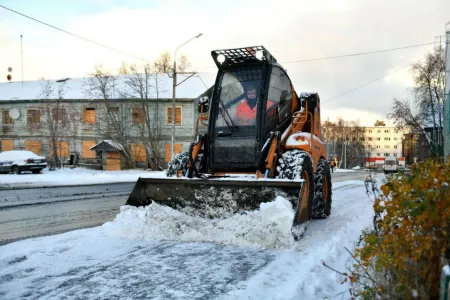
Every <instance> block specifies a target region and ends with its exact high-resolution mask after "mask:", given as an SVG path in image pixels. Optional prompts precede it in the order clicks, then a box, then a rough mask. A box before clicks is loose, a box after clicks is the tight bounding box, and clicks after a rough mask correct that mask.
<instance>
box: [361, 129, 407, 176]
mask: <svg viewBox="0 0 450 300" xmlns="http://www.w3.org/2000/svg"><path fill="white" fill-rule="evenodd" d="M384 124H385V123H384V122H382V121H377V122H376V123H375V126H373V127H365V135H366V136H365V138H366V145H367V148H366V149H367V158H366V167H371V168H381V167H382V166H383V164H384V158H385V157H386V156H394V157H397V159H399V160H403V159H404V158H403V154H402V149H403V145H402V138H403V132H402V131H401V130H399V129H398V128H396V127H386V126H385V125H384Z"/></svg>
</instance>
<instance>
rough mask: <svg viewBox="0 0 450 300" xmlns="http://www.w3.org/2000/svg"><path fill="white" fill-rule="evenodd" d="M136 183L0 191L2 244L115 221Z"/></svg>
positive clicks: (339, 176)
mask: <svg viewBox="0 0 450 300" xmlns="http://www.w3.org/2000/svg"><path fill="white" fill-rule="evenodd" d="M367 175H368V172H366V171H358V172H348V173H346V172H342V173H336V172H335V173H332V182H339V181H344V180H362V179H364V178H365V177H367ZM133 186H134V183H120V184H105V185H90V186H77V187H53V188H37V189H19V190H1V191H0V245H3V244H7V243H10V242H13V241H16V240H20V239H26V238H30V237H36V236H43V235H52V234H58V233H62V232H66V231H70V230H75V229H80V228H87V227H95V226H99V225H101V224H103V223H105V222H108V221H111V220H113V219H114V217H115V216H116V215H117V213H118V212H119V208H120V206H121V205H124V204H125V202H126V199H127V197H128V195H129V194H130V192H131V190H132V189H133Z"/></svg>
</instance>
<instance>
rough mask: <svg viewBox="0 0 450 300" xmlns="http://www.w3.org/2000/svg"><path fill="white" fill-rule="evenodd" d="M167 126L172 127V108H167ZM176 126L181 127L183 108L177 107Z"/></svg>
mask: <svg viewBox="0 0 450 300" xmlns="http://www.w3.org/2000/svg"><path fill="white" fill-rule="evenodd" d="M166 120H167V125H172V107H167V118H166ZM175 126H181V107H175Z"/></svg>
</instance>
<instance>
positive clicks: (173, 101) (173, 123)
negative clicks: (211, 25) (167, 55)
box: [171, 33, 203, 160]
mask: <svg viewBox="0 0 450 300" xmlns="http://www.w3.org/2000/svg"><path fill="white" fill-rule="evenodd" d="M202 35H203V33H199V34H197V35H196V36H194V37H193V38H191V39H190V40H188V41H187V42H185V43H184V44H182V45H180V46H178V47H177V48H176V49H175V55H174V56H173V78H172V79H173V86H172V151H171V153H172V155H171V158H172V160H173V157H174V156H175V98H176V88H177V51H178V49H180V48H181V47H182V46H184V45H186V44H187V43H189V42H190V41H192V40H193V39H197V38H199V37H201V36H202Z"/></svg>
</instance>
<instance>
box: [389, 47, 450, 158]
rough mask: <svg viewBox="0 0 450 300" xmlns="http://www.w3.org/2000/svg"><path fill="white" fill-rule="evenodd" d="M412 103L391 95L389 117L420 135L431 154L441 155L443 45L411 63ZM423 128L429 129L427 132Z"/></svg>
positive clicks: (396, 123) (400, 126)
mask: <svg viewBox="0 0 450 300" xmlns="http://www.w3.org/2000/svg"><path fill="white" fill-rule="evenodd" d="M412 74H413V78H414V84H415V87H414V89H413V96H414V104H415V105H414V106H412V105H411V103H410V102H409V101H408V100H406V99H405V100H400V99H396V98H395V99H394V105H393V108H392V112H391V113H390V114H388V118H390V119H391V120H393V122H394V123H395V125H396V126H397V127H399V128H402V129H404V128H409V129H410V130H411V131H412V133H414V134H415V135H423V136H424V137H425V139H426V143H427V146H428V148H429V149H430V151H431V153H432V154H433V155H434V156H442V155H443V145H444V142H443V141H444V139H443V132H442V128H443V125H444V124H443V121H444V81H445V57H444V51H443V49H442V47H437V48H435V49H434V52H432V53H428V54H427V55H426V56H425V60H424V61H423V62H420V61H419V62H417V63H415V64H414V65H413V67H412ZM426 128H428V129H430V130H429V131H430V134H427V130H426Z"/></svg>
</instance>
